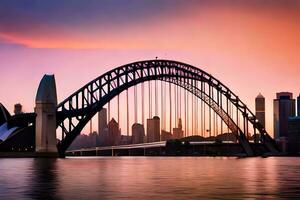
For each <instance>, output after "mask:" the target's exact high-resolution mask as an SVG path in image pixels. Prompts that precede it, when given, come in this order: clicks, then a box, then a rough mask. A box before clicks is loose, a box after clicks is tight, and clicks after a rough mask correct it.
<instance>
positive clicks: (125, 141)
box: [119, 135, 132, 145]
mask: <svg viewBox="0 0 300 200" xmlns="http://www.w3.org/2000/svg"><path fill="white" fill-rule="evenodd" d="M131 142H132V136H131V135H121V139H120V142H119V145H127V144H131Z"/></svg>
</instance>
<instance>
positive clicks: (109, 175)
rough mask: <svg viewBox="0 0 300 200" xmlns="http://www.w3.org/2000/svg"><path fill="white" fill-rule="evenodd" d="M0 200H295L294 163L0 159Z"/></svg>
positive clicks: (297, 161)
mask: <svg viewBox="0 0 300 200" xmlns="http://www.w3.org/2000/svg"><path fill="white" fill-rule="evenodd" d="M0 173H1V179H0V191H1V193H0V199H7V198H2V197H10V198H14V199H120V198H123V199H151V200H152V199H199V198H203V199H207V198H216V199H245V198H249V199H253V198H254V199H256V198H259V199H260V198H280V197H283V198H291V197H294V198H295V197H296V198H300V187H299V186H298V184H299V183H300V158H246V159H236V158H209V157H105V158H99V157H97V158H92V157H89V158H67V159H2V160H0Z"/></svg>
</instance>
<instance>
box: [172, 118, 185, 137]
mask: <svg viewBox="0 0 300 200" xmlns="http://www.w3.org/2000/svg"><path fill="white" fill-rule="evenodd" d="M173 138H174V139H180V138H183V130H182V121H181V118H179V119H178V127H177V128H173Z"/></svg>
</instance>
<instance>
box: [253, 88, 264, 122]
mask: <svg viewBox="0 0 300 200" xmlns="http://www.w3.org/2000/svg"><path fill="white" fill-rule="evenodd" d="M255 115H256V118H257V119H258V121H259V122H260V123H261V124H262V125H263V126H264V127H266V124H265V123H266V122H265V115H266V114H265V97H264V96H263V95H262V94H261V93H259V94H258V96H257V97H256V98H255Z"/></svg>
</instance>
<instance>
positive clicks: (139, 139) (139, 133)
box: [132, 123, 145, 144]
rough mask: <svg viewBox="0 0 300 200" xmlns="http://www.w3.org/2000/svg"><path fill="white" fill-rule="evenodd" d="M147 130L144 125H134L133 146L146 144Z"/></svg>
mask: <svg viewBox="0 0 300 200" xmlns="http://www.w3.org/2000/svg"><path fill="white" fill-rule="evenodd" d="M144 137H145V129H144V126H143V124H139V123H135V124H133V125H132V144H139V143H143V142H144Z"/></svg>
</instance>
